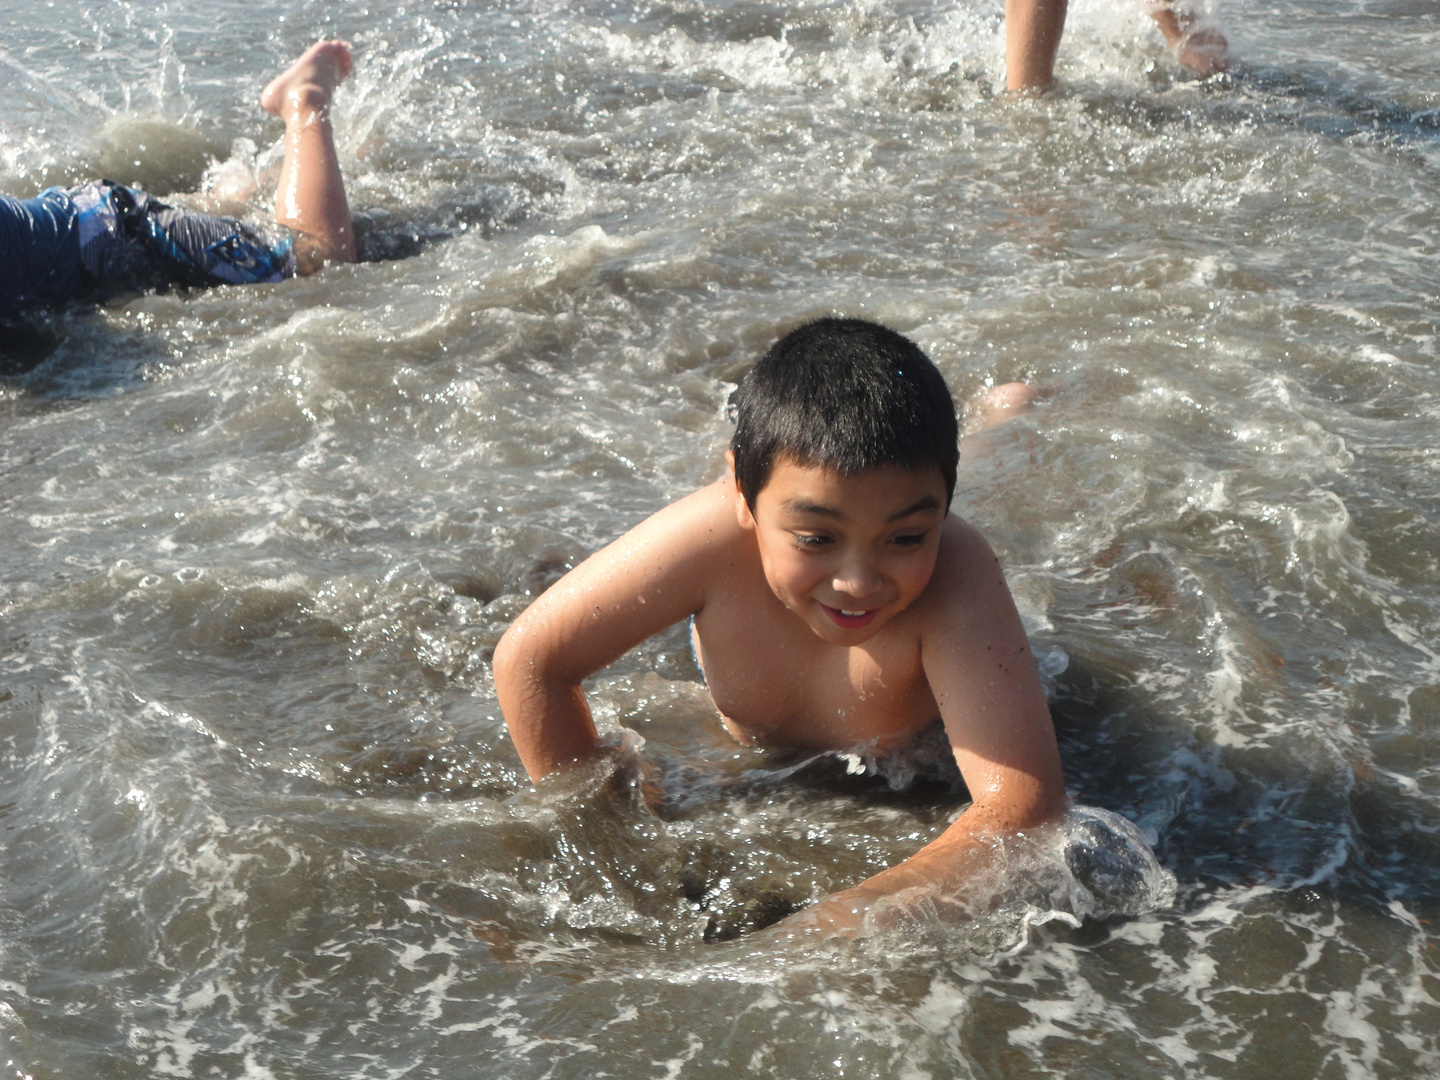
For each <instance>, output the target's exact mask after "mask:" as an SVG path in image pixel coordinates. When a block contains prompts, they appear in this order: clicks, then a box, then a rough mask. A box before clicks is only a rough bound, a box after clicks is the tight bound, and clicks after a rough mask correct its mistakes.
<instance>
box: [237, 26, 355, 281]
mask: <svg viewBox="0 0 1440 1080" xmlns="http://www.w3.org/2000/svg"><path fill="white" fill-rule="evenodd" d="M350 67H351V59H350V46H349V45H347V44H346V43H345V42H343V41H322V42H319V43H318V44H315V45H312V46H310V48H309V50H308V51H307V52H306V53H305V55H304V56H302V57H300V59H299V60H296V61H295V63H294V64H292V65H291V66H290V68H289V70H287V71H286V72H284V74H282V75H280V76H278V77H277V78H276V79H275V80H274V81H273V82H271V83H270V85H269V86H267V87H266V88H265V90H264V92H263V93H261V95H260V104H261V105H262V106H263V107H264V109H265V111H266V112H271V113H274V114H275V115H276V116H278V117H280V118H281V119H282V120H284V121H285V157H284V161H283V163H282V164H281V166H280V182H279V184H278V185H277V186H276V188H275V220H276V222H277V223H279V224H281V225H287V226H289V227H290V228H292V229H295V230H297V231H298V232H301V233H304V234H305V237H306V240H307V241H308V243H302V244H300V245H297V257H298V260H297V261H298V263H299V266H298V269H299V271H300V273H302V274H309V273H313V272H314V271H316V270H318V269H320V267H321V266H323V265H324V264H325V262H326V261H329V260H334V261H337V262H354V261H355V235H354V232H353V231H352V229H351V224H350V204H349V203H348V202H347V201H346V199H345V181H344V178H343V177H341V175H340V161H339V158H338V157H337V156H336V153H335V136H334V133H333V132H332V131H331V129H330V98H331V96H332V95H333V94H334V92H335V87H336V86H337V85H339V83H340V81H341V80H342V79H344V78H345V76H346V75H349V74H350Z"/></svg>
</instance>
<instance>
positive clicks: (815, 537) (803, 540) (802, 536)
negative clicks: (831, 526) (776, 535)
mask: <svg viewBox="0 0 1440 1080" xmlns="http://www.w3.org/2000/svg"><path fill="white" fill-rule="evenodd" d="M790 535H791V536H793V537H794V538H795V546H796V547H799V548H807V549H809V550H812V551H813V550H814V549H816V548H822V547H824V546H825V545H826V544H828V543H830V537H828V536H823V535H821V534H819V533H791V534H790Z"/></svg>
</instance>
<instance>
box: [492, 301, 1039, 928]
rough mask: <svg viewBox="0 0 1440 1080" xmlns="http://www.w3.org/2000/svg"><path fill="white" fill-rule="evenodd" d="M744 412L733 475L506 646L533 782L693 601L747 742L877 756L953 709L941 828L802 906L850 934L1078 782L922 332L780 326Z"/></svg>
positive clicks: (506, 688)
mask: <svg viewBox="0 0 1440 1080" xmlns="http://www.w3.org/2000/svg"><path fill="white" fill-rule="evenodd" d="M1002 396H1003V395H1002ZM737 406H738V416H737V423H736V428H735V436H734V439H733V440H732V442H731V449H730V452H729V453H728V454H727V455H726V458H727V460H728V461H729V463H730V473H729V475H727V476H726V477H725V478H724V479H722V480H720V481H718V482H716V483H714V484H712V485H710V486H709V487H706V488H702V489H701V490H700V491H697V492H695V493H694V494H692V495H689V496H687V497H686V498H684V499H681V500H680V501H679V502H677V503H675V504H673V505H671V506H669V507H667V508H666V509H664V510H661V511H660V512H659V513H658V514H656V515H655V516H653V517H651V518H650V519H648V520H647V521H644V522H642V523H641V524H639V525H638V526H636V527H635V528H634V529H632V530H631V531H630V532H629V533H627V534H625V535H624V536H622V537H621V538H620V539H618V540H616V541H615V542H614V543H612V544H610V545H609V546H608V547H606V548H604V549H602V550H601V551H599V552H597V553H596V554H595V555H593V556H591V557H590V558H589V559H587V560H586V561H585V562H583V563H581V564H580V565H579V566H577V567H576V568H575V569H574V570H572V571H571V572H570V573H569V574H567V575H566V576H565V577H564V578H562V579H561V580H560V581H559V582H557V583H556V584H555V585H554V586H552V587H551V588H550V589H549V590H548V591H546V592H545V593H544V594H542V595H541V596H540V597H539V598H538V599H537V600H536V601H535V602H534V603H533V604H532V605H531V606H530V607H529V608H528V609H527V610H526V611H525V612H524V614H522V615H521V616H520V617H519V618H518V619H517V620H516V621H515V623H514V624H513V625H512V626H511V627H510V629H509V630H508V631H507V632H506V634H505V636H504V637H503V638H502V639H501V641H500V644H499V646H498V647H497V648H496V651H495V668H494V670H495V687H496V692H497V694H498V695H499V698H500V705H501V708H502V709H503V710H504V713H505V720H506V723H507V725H508V726H509V730H510V734H511V737H512V738H513V740H514V742H515V746H516V749H517V750H518V751H519V753H520V759H521V761H522V762H523V764H524V766H525V769H526V771H527V772H528V773H529V775H530V777H531V779H532V780H533V781H535V782H537V783H538V782H540V781H541V780H543V779H544V778H545V777H546V776H549V775H550V774H552V773H555V772H557V771H559V770H562V769H565V768H566V767H567V766H569V765H571V764H572V763H575V762H579V761H583V760H585V759H586V758H588V757H590V756H591V755H593V754H595V753H597V751H598V749H599V740H598V737H597V735H596V731H595V725H594V723H593V722H592V720H591V717H590V711H589V708H588V706H587V705H586V702H585V696H584V694H583V693H582V692H581V689H580V683H581V681H582V680H583V679H584V678H586V677H587V676H589V675H590V674H592V673H594V672H595V671H597V670H599V669H600V668H602V667H604V666H606V665H607V664H609V663H611V662H613V661H614V660H616V659H617V658H618V657H619V656H620V655H621V654H622V653H624V652H625V651H626V650H627V649H629V648H631V647H632V646H634V645H636V644H638V643H639V642H641V641H643V640H644V639H645V638H647V637H649V636H650V635H652V634H655V633H657V632H659V631H660V630H663V629H664V628H666V627H667V626H670V625H672V624H673V623H676V622H679V621H680V620H682V619H686V618H690V619H693V624H692V630H691V633H692V640H693V642H694V645H695V650H696V656H697V658H698V659H699V661H700V664H701V667H702V670H703V671H704V674H705V679H706V682H707V685H708V687H709V690H710V694H711V696H712V697H713V698H714V701H715V706H716V708H717V710H718V711H719V713H720V717H721V721H722V723H723V724H724V725H725V727H726V729H727V730H728V731H729V732H730V734H731V735H732V736H734V737H735V738H736V739H737V740H738V741H740V742H741V743H744V744H746V745H758V746H784V747H794V748H800V749H814V750H834V751H841V752H857V751H858V752H863V753H867V754H885V753H889V752H892V751H895V750H897V749H899V748H901V747H903V746H904V745H905V744H906V743H908V742H909V741H910V740H913V739H914V738H915V737H916V736H917V735H918V734H919V733H920V732H922V731H923V730H925V729H926V728H927V727H928V726H929V725H930V724H931V723H932V722H933V721H934V720H935V718H936V717H939V718H941V719H942V720H943V722H944V727H945V732H946V735H947V737H948V739H949V743H950V747H951V750H952V752H953V753H954V755H955V761H956V763H957V764H958V766H959V768H960V773H961V775H962V777H963V778H964V780H965V783H966V785H967V787H968V788H969V791H970V795H971V797H972V799H973V802H972V803H971V805H970V807H969V809H967V810H966V811H965V812H964V813H963V814H962V815H961V816H960V817H959V818H958V819H957V820H956V821H955V823H954V824H953V825H951V826H950V828H949V829H947V830H946V831H945V832H944V833H943V834H942V835H940V836H939V837H937V838H936V839H935V840H934V841H932V842H931V843H929V844H927V845H926V846H925V847H924V848H922V849H921V850H920V851H918V852H917V853H916V854H914V855H912V856H911V857H910V858H908V859H906V860H905V861H904V862H902V863H900V864H898V865H897V866H894V867H891V868H890V869H888V870H884V871H882V872H881V873H879V874H876V875H874V876H873V877H871V878H868V879H867V880H865V881H863V882H861V883H860V884H859V885H857V886H855V887H854V888H851V889H847V890H846V891H844V892H842V893H839V894H837V895H835V896H832V897H830V898H829V899H827V900H826V901H824V902H823V903H821V904H820V905H818V906H817V907H816V908H813V909H811V912H810V913H809V914H808V915H807V916H804V917H802V921H808V922H809V923H810V924H811V925H816V926H821V927H828V928H831V929H837V930H842V931H854V930H856V929H858V928H859V926H860V923H861V920H862V919H863V917H864V913H865V911H866V909H868V908H869V907H871V906H872V905H873V904H874V903H875V902H876V901H877V900H879V899H881V898H882V897H885V896H889V895H892V894H894V893H897V892H899V891H900V890H906V889H912V888H915V887H920V888H921V889H922V890H933V891H934V892H936V893H937V894H939V895H941V896H945V897H952V896H958V897H963V894H964V891H965V882H966V880H967V878H969V877H971V876H972V875H974V874H977V873H981V872H983V871H984V869H985V861H986V857H987V854H988V852H989V846H988V844H987V840H989V839H991V838H996V837H1003V836H1005V835H1006V834H1009V833H1013V832H1014V831H1016V830H1021V829H1027V828H1030V827H1032V826H1036V825H1039V824H1041V823H1043V822H1046V821H1049V820H1053V819H1054V818H1056V817H1058V816H1059V815H1060V814H1061V813H1063V811H1064V809H1065V789H1064V784H1063V781H1062V778H1061V773H1060V758H1059V752H1058V750H1057V748H1056V743H1055V733H1054V730H1053V728H1052V727H1051V723H1050V714H1049V710H1048V709H1047V707H1046V704H1045V695H1044V692H1043V691H1042V689H1041V686H1040V680H1039V677H1038V675H1037V673H1036V668H1035V661H1034V658H1033V657H1032V655H1031V652H1030V647H1029V643H1028V642H1027V640H1026V637H1025V632H1024V630H1023V629H1022V628H1021V625H1020V618H1019V616H1018V614H1017V613H1016V610H1015V605H1014V602H1013V601H1012V600H1011V597H1010V592H1009V590H1008V588H1007V587H1006V585H1005V579H1004V575H1003V574H1002V572H1001V570H1000V566H999V563H998V562H997V560H996V558H995V555H994V553H993V552H992V551H991V550H990V547H989V545H988V544H986V542H985V540H984V538H983V537H981V535H980V534H979V533H978V532H977V531H976V530H975V529H974V528H973V527H972V526H970V525H969V524H967V523H966V522H964V521H963V520H961V519H960V518H959V517H957V516H955V515H954V514H952V513H950V512H949V505H950V499H951V496H952V494H953V493H954V488H955V474H956V467H957V464H958V458H959V451H958V429H957V423H956V416H955V405H954V402H953V400H952V398H951V396H950V392H949V390H948V388H947V387H946V385H945V382H944V380H943V379H942V378H941V376H940V373H939V371H938V370H936V368H935V366H934V364H933V363H931V361H930V359H929V357H927V356H926V355H925V354H924V352H922V351H921V350H920V348H919V347H918V346H916V345H915V344H914V343H913V342H911V341H909V340H908V339H907V338H904V337H902V336H901V335H899V334H897V333H894V332H893V331H890V330H887V329H886V328H884V327H882V326H878V325H876V324H874V323H868V322H861V321H858V320H848V319H846V320H842V319H825V320H821V321H819V322H815V323H811V324H810V325H808V326H803V327H801V328H800V329H798V330H795V331H793V332H792V333H790V334H788V335H786V336H785V337H784V338H782V339H781V340H780V341H778V342H777V343H776V344H775V345H774V346H773V347H772V348H771V349H770V351H769V352H768V353H767V354H766V355H765V356H764V358H763V359H761V361H760V362H759V363H758V364H756V365H755V368H754V369H753V370H752V371H751V372H750V374H749V375H748V376H747V377H746V379H745V381H744V382H743V384H742V385H741V387H740V390H739V392H738V395H737Z"/></svg>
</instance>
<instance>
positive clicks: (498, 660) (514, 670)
mask: <svg viewBox="0 0 1440 1080" xmlns="http://www.w3.org/2000/svg"><path fill="white" fill-rule="evenodd" d="M534 669H535V663H534V658H533V656H532V655H531V652H530V650H529V648H527V642H526V640H525V631H524V628H523V627H522V626H521V624H520V623H518V622H517V623H511V625H510V627H509V629H507V630H506V631H505V633H504V634H502V635H501V636H500V641H499V643H498V644H496V646H495V655H494V656H493V657H492V658H491V661H490V670H491V674H492V675H493V676H494V678H495V693H496V694H497V695H498V696H499V698H500V707H501V708H502V709H504V708H505V703H506V700H507V699H509V700H513V699H514V696H515V694H516V693H518V692H519V688H520V687H521V685H523V683H524V682H525V681H526V678H527V676H529V675H531V674H532V673H533V672H534Z"/></svg>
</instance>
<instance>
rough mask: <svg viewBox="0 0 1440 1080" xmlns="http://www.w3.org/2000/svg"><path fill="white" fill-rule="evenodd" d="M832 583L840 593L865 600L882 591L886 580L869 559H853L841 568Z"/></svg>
mask: <svg viewBox="0 0 1440 1080" xmlns="http://www.w3.org/2000/svg"><path fill="white" fill-rule="evenodd" d="M830 585H831V587H832V588H833V589H834V590H835V591H836V592H838V593H844V594H845V595H846V596H853V597H854V598H855V599H856V600H865V599H867V598H869V597H871V596H874V595H875V593H877V592H879V591H880V589H881V587H882V586H883V585H884V580H883V578H882V576H881V574H880V571H879V570H878V569H877V568H876V566H875V565H874V564H873V563H872V562H870V561H869V560H868V559H851V560H847V561H846V563H845V565H844V566H842V567H841V568H840V569H839V571H838V572H837V573H836V574H835V577H834V578H833V579H831V582H830Z"/></svg>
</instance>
